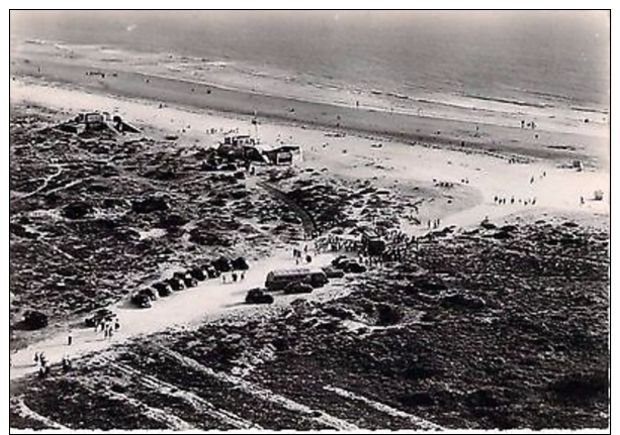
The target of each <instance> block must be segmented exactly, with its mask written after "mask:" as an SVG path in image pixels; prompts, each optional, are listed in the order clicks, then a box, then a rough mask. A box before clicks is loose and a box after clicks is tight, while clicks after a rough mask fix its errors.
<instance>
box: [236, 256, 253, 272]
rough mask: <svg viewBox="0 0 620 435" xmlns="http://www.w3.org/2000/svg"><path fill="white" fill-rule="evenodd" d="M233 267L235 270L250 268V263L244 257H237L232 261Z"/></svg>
mask: <svg viewBox="0 0 620 435" xmlns="http://www.w3.org/2000/svg"><path fill="white" fill-rule="evenodd" d="M232 267H233V269H235V270H248V269H249V268H250V265H249V264H248V262H247V261H246V260H245V258H243V257H237V258H235V259H234V260H233V261H232Z"/></svg>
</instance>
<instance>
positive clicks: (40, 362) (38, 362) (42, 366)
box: [34, 352, 73, 378]
mask: <svg viewBox="0 0 620 435" xmlns="http://www.w3.org/2000/svg"><path fill="white" fill-rule="evenodd" d="M34 364H35V366H37V367H38V373H39V377H41V378H42V377H45V376H47V375H49V374H50V365H49V362H48V360H47V357H46V356H45V353H44V352H35V353H34ZM61 364H62V371H63V372H65V373H66V372H68V371H69V370H71V369H72V368H73V363H72V362H71V359H70V358H69V357H68V356H67V355H63V357H62V360H61Z"/></svg>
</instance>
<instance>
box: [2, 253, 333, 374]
mask: <svg viewBox="0 0 620 435" xmlns="http://www.w3.org/2000/svg"><path fill="white" fill-rule="evenodd" d="M332 258H333V255H331V254H320V255H318V256H316V257H315V258H314V260H313V262H312V267H319V266H324V265H326V264H328V263H329V262H330V261H331V259H332ZM250 266H251V267H250V270H249V271H247V272H246V277H245V279H244V280H243V281H240V282H237V283H227V284H223V283H222V281H221V280H220V279H211V280H207V281H204V282H202V283H200V284H199V285H198V286H196V287H194V288H191V289H188V290H184V291H180V292H175V293H173V294H172V295H170V296H169V297H167V298H161V299H159V300H157V301H155V302H154V303H153V307H152V308H150V309H136V308H133V307H132V306H131V305H130V304H129V303H128V302H127V301H126V300H124V301H121V302H119V303H118V304H115V305H113V306H111V307H109V308H110V309H111V310H112V311H114V312H115V313H116V315H117V316H118V319H119V322H120V324H121V328H120V330H119V331H118V332H117V333H116V334H115V335H114V337H113V338H112V339H108V340H106V339H104V337H103V333H102V332H95V331H94V329H93V328H80V329H74V330H72V331H71V332H72V337H73V343H72V345H71V346H69V345H68V344H67V339H68V334H69V330H67V332H66V333H63V334H57V335H55V336H53V337H50V338H48V339H46V340H43V341H40V342H37V343H34V344H32V345H30V346H28V347H26V348H24V349H20V350H19V351H17V352H16V353H14V354H13V355H12V367H11V377H10V378H11V379H17V378H20V377H23V376H25V375H28V374H30V373H33V372H36V370H37V367H36V366H35V364H34V353H35V352H44V353H45V356H46V357H47V359H48V361H49V362H50V364H55V363H59V362H60V361H61V360H62V358H63V356H65V355H66V356H68V357H69V358H72V359H75V358H77V357H79V356H82V355H85V354H88V353H91V352H97V351H103V350H105V349H107V348H109V347H110V346H111V345H113V344H117V343H120V342H124V341H126V340H128V339H131V338H133V337H136V336H138V335H146V334H152V333H155V332H160V331H163V330H165V329H168V328H172V327H187V326H189V325H193V324H199V323H200V322H201V321H203V320H204V319H205V317H208V316H209V315H216V314H221V313H225V312H226V311H227V310H230V311H234V310H235V308H239V307H242V306H244V305H243V302H244V299H245V295H246V292H247V290H249V289H250V288H254V287H262V286H263V284H264V282H265V277H266V275H267V273H268V272H269V271H271V270H273V269H278V268H286V267H295V261H294V260H293V258H292V256H291V255H290V252H289V251H286V252H285V251H283V250H280V251H277V252H276V253H275V254H274V255H273V256H271V257H269V258H267V259H264V260H261V261H258V262H255V263H252V264H251V265H250ZM329 290H330V286H329V285H327V286H326V287H324V288H323V289H320V290H318V291H320V292H327V291H329ZM278 298H281V296H276V300H277V299H278ZM256 309H260V306H256Z"/></svg>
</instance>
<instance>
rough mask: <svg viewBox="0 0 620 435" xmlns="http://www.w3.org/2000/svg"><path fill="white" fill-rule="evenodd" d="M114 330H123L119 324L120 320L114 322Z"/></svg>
mask: <svg viewBox="0 0 620 435" xmlns="http://www.w3.org/2000/svg"><path fill="white" fill-rule="evenodd" d="M114 329H115V330H116V331H118V330H119V329H121V324H120V323H119V321H118V319H116V320H115V321H114Z"/></svg>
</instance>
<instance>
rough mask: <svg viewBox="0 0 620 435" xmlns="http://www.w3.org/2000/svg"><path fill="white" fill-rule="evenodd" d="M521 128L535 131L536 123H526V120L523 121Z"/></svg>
mask: <svg viewBox="0 0 620 435" xmlns="http://www.w3.org/2000/svg"><path fill="white" fill-rule="evenodd" d="M521 128H531V129H532V130H534V129H535V128H536V123H535V122H534V121H526V120H525V119H522V120H521Z"/></svg>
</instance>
